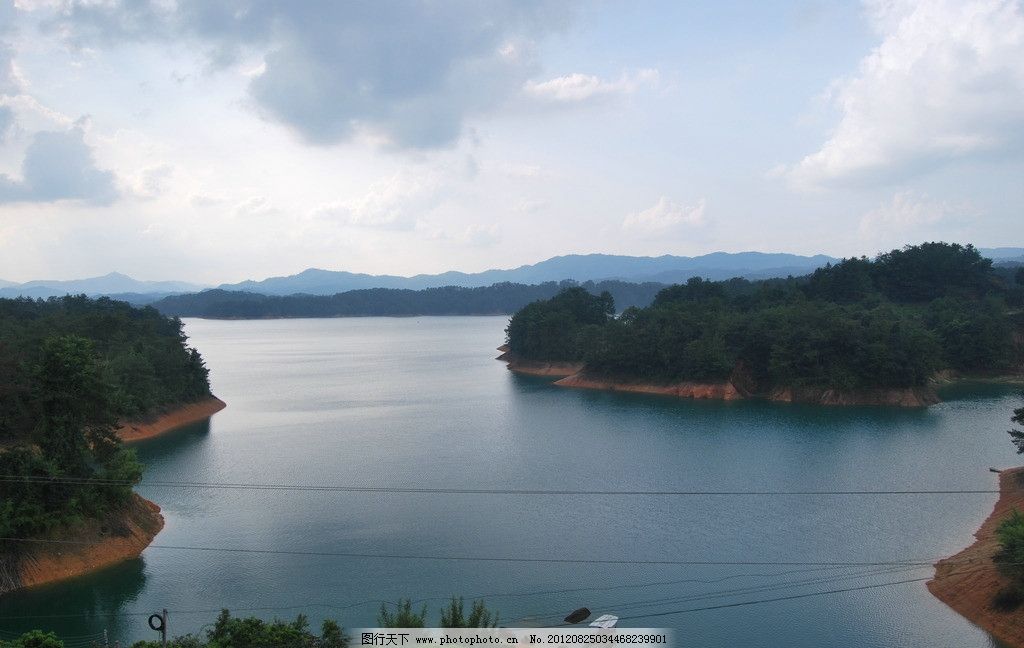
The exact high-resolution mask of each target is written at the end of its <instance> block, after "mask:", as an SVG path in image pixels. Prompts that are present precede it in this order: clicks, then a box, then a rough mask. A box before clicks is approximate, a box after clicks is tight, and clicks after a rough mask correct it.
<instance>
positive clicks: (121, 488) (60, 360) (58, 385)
mask: <svg viewBox="0 0 1024 648" xmlns="http://www.w3.org/2000/svg"><path fill="white" fill-rule="evenodd" d="M185 342H186V339H185V336H184V334H183V333H182V328H181V322H180V321H178V320H176V319H172V318H168V317H165V316H163V315H161V314H160V313H159V312H157V311H156V310H155V309H152V308H144V309H137V308H132V307H131V306H129V305H128V304H125V303H123V302H116V301H112V300H110V299H106V298H101V299H97V300H92V299H88V298H85V297H64V298H60V299H56V298H51V299H49V300H46V301H33V300H30V299H13V300H12V299H0V537H11V536H19V537H20V536H26V535H28V536H32V535H37V534H41V533H46V532H49V531H52V530H56V529H62V528H65V527H66V526H68V525H74V524H75V523H77V522H81V521H83V520H86V519H90V518H93V517H96V516H98V515H102V514H103V513H105V512H107V511H109V510H111V509H112V508H116V507H117V506H120V505H123V504H125V503H127V502H128V499H129V497H130V496H131V486H130V485H131V484H132V483H134V482H136V481H137V480H138V479H139V477H140V475H141V467H140V466H139V465H138V463H137V462H136V461H135V458H134V454H133V453H131V452H129V451H127V450H125V449H124V448H123V447H122V446H121V443H120V442H119V441H118V439H117V437H116V435H115V429H116V424H117V422H118V421H119V420H121V419H125V418H139V417H143V416H146V415H148V414H152V413H155V412H158V411H160V410H162V409H163V408H167V407H169V406H172V405H175V404H179V403H185V402H191V401H195V400H198V399H200V398H202V397H204V396H208V395H209V394H210V387H209V382H208V380H207V370H206V367H205V366H204V364H203V360H202V358H201V357H200V356H199V354H198V353H197V352H196V351H195V350H194V349H191V348H189V347H188V346H186V343H185ZM12 475H16V476H17V477H16V478H15V477H10V476H12ZM5 476H6V477H5ZM47 477H60V478H62V479H65V478H66V479H71V480H72V481H78V482H80V483H69V482H67V481H65V482H64V483H45V484H41V483H35V482H33V481H32V480H33V479H39V478H47ZM95 479H103V480H114V481H116V482H119V483H118V484H116V485H97V484H95V483H88V481H83V480H95ZM2 547H3V542H0V548H2Z"/></svg>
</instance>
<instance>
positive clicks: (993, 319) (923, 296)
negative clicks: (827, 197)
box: [500, 243, 1024, 406]
mask: <svg viewBox="0 0 1024 648" xmlns="http://www.w3.org/2000/svg"><path fill="white" fill-rule="evenodd" d="M1022 304H1024V273H1022V272H1021V271H1020V270H1018V271H1016V272H1015V273H1014V272H1010V271H1007V270H1001V271H997V270H996V269H995V268H993V265H992V261H991V260H990V259H986V258H984V257H982V256H981V254H980V253H979V252H978V250H977V249H975V248H974V247H973V246H971V245H959V244H950V243H924V244H921V245H916V246H907V247H904V248H902V249H898V250H893V251H891V252H887V253H884V254H881V255H879V256H878V257H876V258H875V259H873V260H872V259H867V258H863V257H862V258H851V259H844V260H842V261H840V262H838V263H836V264H828V265H826V266H824V267H822V268H819V269H817V270H815V271H814V272H813V273H812V274H810V275H808V276H805V277H799V278H793V277H790V278H787V279H769V280H764V281H748V280H745V279H731V280H727V281H708V280H705V279H702V278H699V277H694V278H691V279H690V280H689V281H687V282H686V283H685V284H679V285H674V286H670V287H667V288H665V289H663V290H661V291H660V292H659V293H658V294H657V295H656V296H655V298H654V301H653V303H652V304H651V305H650V306H647V307H644V308H626V309H625V310H623V311H622V312H621V313H619V314H618V315H616V310H615V303H614V299H613V297H612V296H611V295H610V294H609V293H607V292H605V293H602V294H598V295H595V294H592V293H590V292H588V291H586V290H583V289H581V288H569V289H566V290H563V291H562V292H560V293H559V294H558V295H556V296H554V297H552V298H551V299H548V300H542V301H536V302H533V303H531V304H529V305H527V306H525V307H524V308H522V309H520V310H519V311H517V312H516V313H515V314H514V315H513V316H512V318H511V320H510V322H509V325H508V328H507V329H506V334H507V337H506V345H505V346H504V347H502V350H503V351H505V353H504V354H503V355H502V356H500V359H502V360H506V361H508V362H509V368H510V369H512V370H513V371H518V372H523V373H535V374H542V375H551V376H558V377H560V378H561V379H560V380H558V381H557V382H556V383H555V384H557V385H560V386H566V387H583V388H594V389H609V390H619V391H634V392H645V393H657V394H666V395H674V396H680V397H691V398H720V399H739V398H748V397H762V398H768V399H771V400H776V401H790V402H796V401H799V402H813V403H821V404H835V405H840V404H878V405H897V406H926V405H929V404H932V403H935V402H937V401H938V396H937V394H936V391H935V386H936V384H937V383H939V382H940V381H943V380H952V379H955V378H957V377H965V376H966V377H977V378H987V379H992V378H997V377H1002V378H1005V377H1010V378H1011V379H1015V380H1019V379H1020V377H1021V365H1022V361H1024V350H1022V340H1024V335H1022V330H1024V317H1022V315H1021V306H1022Z"/></svg>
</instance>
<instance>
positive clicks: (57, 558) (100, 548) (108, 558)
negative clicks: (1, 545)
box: [0, 493, 164, 596]
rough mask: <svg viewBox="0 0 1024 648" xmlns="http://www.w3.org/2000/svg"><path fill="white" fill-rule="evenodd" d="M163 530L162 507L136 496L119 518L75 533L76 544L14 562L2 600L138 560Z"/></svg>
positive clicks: (1, 588)
mask: <svg viewBox="0 0 1024 648" xmlns="http://www.w3.org/2000/svg"><path fill="white" fill-rule="evenodd" d="M163 528H164V516H163V515H161V513H160V507H159V506H157V505H156V504H155V503H153V502H151V501H149V500H147V499H145V498H143V497H142V496H141V495H138V494H134V493H133V495H132V501H131V503H130V504H129V505H128V506H127V507H126V508H125V510H123V511H120V512H119V515H117V516H116V517H110V518H108V519H106V520H102V521H99V520H96V521H92V522H90V523H88V525H87V527H86V528H85V530H83V531H79V532H78V533H76V534H75V540H74V543H75V544H58V543H53V544H52V545H45V543H43V544H41V546H40V547H39V548H32V549H31V550H29V551H26V552H25V553H24V554H21V555H19V556H17V557H15V558H13V559H12V560H11V561H10V563H8V564H9V566H10V567H11V569H10V570H9V571H8V573H5V574H4V576H5V578H4V580H3V581H2V582H0V596H2V595H4V594H8V593H10V592H14V591H17V590H20V589H24V588H28V587H35V586H37V585H46V584H49V583H56V582H58V581H62V580H65V579H68V578H74V577H76V576H82V575H84V574H88V573H90V572H94V571H97V570H99V569H102V568H104V567H109V566H111V565H114V564H117V563H119V562H122V561H125V560H130V559H133V558H138V557H139V556H140V555H141V554H142V552H143V551H144V550H145V549H146V547H148V546H149V544H150V543H151V542H153V538H155V537H156V535H157V534H158V533H160V531H161V530H162V529H163ZM79 542H81V543H82V544H78V543H79Z"/></svg>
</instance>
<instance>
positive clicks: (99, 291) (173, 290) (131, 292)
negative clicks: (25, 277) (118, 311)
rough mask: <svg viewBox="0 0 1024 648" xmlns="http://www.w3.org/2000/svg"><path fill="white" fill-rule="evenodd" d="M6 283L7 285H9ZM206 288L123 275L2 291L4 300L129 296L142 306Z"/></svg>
mask: <svg viewBox="0 0 1024 648" xmlns="http://www.w3.org/2000/svg"><path fill="white" fill-rule="evenodd" d="M5 283H6V282H5ZM202 288H203V287H202V286H199V285H196V284H192V283H187V282H184V281H139V280H137V279H132V278H131V277H129V276H127V275H123V274H121V273H119V272H111V273H110V274H106V275H103V276H102V277H90V278H88V279H70V280H59V279H53V280H47V279H38V280H35V281H27V282H25V283H22V284H10V283H8V284H6V285H3V286H2V287H0V297H33V298H40V297H42V298H45V297H60V296H63V295H68V294H71V295H80V294H86V295H89V296H98V295H125V296H133V297H135V299H131V300H126V301H134V302H135V303H140V302H141V300H142V299H143V298H145V296H147V295H149V296H152V297H153V298H154V299H159V298H160V297H163V296H166V295H169V294H177V293H183V292H195V291H197V290H202Z"/></svg>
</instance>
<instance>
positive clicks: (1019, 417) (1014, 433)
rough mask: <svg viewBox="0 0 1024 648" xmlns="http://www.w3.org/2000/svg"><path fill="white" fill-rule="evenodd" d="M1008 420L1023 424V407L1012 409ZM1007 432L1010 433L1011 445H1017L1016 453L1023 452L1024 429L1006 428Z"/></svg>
mask: <svg viewBox="0 0 1024 648" xmlns="http://www.w3.org/2000/svg"><path fill="white" fill-rule="evenodd" d="M1010 420H1011V421H1013V422H1014V423H1018V424H1020V425H1024V407H1018V408H1017V409H1015V410H1013V416H1011V417H1010ZM1007 434H1009V435H1010V441H1011V442H1012V443H1013V445H1015V446H1017V454H1022V453H1024V430H1019V429H1017V428H1012V429H1009V430H1007Z"/></svg>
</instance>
